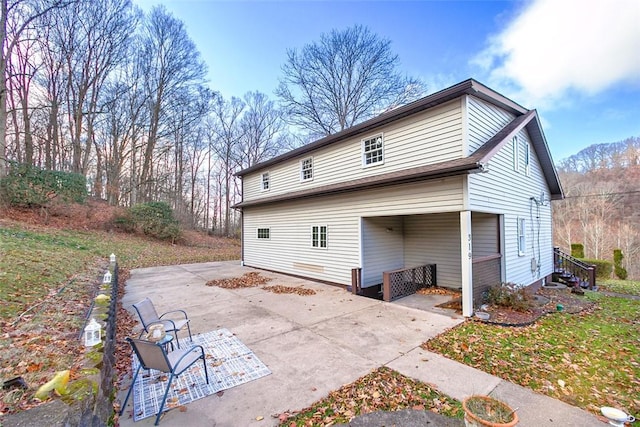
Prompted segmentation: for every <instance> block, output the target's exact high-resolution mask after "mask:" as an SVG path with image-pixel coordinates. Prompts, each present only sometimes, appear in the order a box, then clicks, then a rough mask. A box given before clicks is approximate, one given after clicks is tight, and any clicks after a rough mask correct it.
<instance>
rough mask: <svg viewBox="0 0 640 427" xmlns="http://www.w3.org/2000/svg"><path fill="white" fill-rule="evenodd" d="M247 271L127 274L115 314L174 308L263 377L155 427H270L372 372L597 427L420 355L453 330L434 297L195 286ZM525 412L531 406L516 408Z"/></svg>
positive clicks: (223, 265)
mask: <svg viewBox="0 0 640 427" xmlns="http://www.w3.org/2000/svg"><path fill="white" fill-rule="evenodd" d="M250 271H256V270H253V269H251V268H247V267H241V266H240V264H239V262H237V261H236V262H214V263H204V264H190V265H180V266H171V267H154V268H145V269H137V270H133V271H132V273H131V277H130V279H129V280H128V281H127V285H126V293H125V296H124V298H123V305H124V307H125V308H127V309H129V310H133V309H132V307H131V305H132V304H133V303H135V302H137V301H139V300H141V299H142V298H144V297H147V296H148V297H150V298H151V299H152V301H153V302H154V304H155V305H156V307H157V309H158V311H159V312H163V311H166V310H170V309H175V308H183V309H185V310H186V311H187V313H188V315H189V318H190V319H191V330H192V332H193V333H194V334H197V333H202V332H207V331H211V330H214V329H218V328H221V327H224V328H227V329H229V330H230V331H231V332H233V333H235V334H236V336H237V337H238V338H240V340H241V341H242V342H243V343H244V344H246V345H247V346H248V347H249V348H251V349H252V350H253V351H254V353H255V354H256V355H257V356H258V357H259V358H260V360H262V362H264V363H265V364H266V365H267V366H268V367H269V369H270V370H271V371H272V374H271V375H269V376H267V377H263V378H260V379H258V380H256V381H253V382H250V383H247V384H243V385H241V386H238V387H235V388H231V389H229V390H225V391H224V393H223V394H222V395H213V396H209V397H206V398H204V399H200V400H197V401H195V402H192V403H190V404H189V405H187V407H186V408H187V411H186V412H180V411H178V410H172V411H169V412H168V413H167V414H165V416H164V417H163V419H162V420H161V422H160V425H163V426H178V425H180V426H251V425H261V426H270V425H277V424H278V420H277V418H274V417H272V415H277V414H280V413H283V412H285V411H287V410H299V409H302V408H305V407H307V406H309V405H311V404H312V403H314V402H315V401H317V400H319V399H321V398H322V397H324V396H326V395H327V394H328V393H329V392H330V391H332V390H336V389H338V388H339V387H340V386H342V385H344V384H348V383H350V382H353V381H354V380H356V379H357V378H359V377H361V376H363V375H365V374H367V373H369V372H370V371H371V370H373V369H375V368H377V367H379V366H382V365H386V366H389V367H391V368H392V369H395V370H397V371H399V372H401V373H402V374H404V375H407V376H410V377H413V378H416V379H419V380H422V381H425V382H429V383H431V384H434V385H435V386H436V387H438V388H439V389H440V390H441V391H443V392H444V393H447V394H449V395H450V396H451V397H454V398H456V399H462V398H463V397H465V396H467V395H470V394H474V393H480V394H490V393H492V394H497V395H500V396H501V397H502V398H503V399H504V400H505V401H507V403H509V404H511V405H512V406H515V407H519V408H520V409H519V410H518V413H519V415H520V418H521V423H520V424H519V425H522V426H544V425H549V426H551V425H563V423H564V425H580V426H590V425H594V426H597V425H602V423H601V422H600V421H598V420H597V418H595V417H593V416H592V415H590V414H588V413H586V412H584V411H581V410H580V409H577V408H575V407H572V406H570V405H566V404H564V403H562V402H560V401H557V400H554V399H551V398H548V397H546V396H542V395H538V394H536V393H533V392H532V391H530V390H527V389H523V388H521V387H519V386H515V385H513V384H511V383H508V382H506V381H503V380H501V379H499V378H496V377H493V376H491V375H488V374H486V373H484V372H481V371H478V370H476V369H473V368H470V367H467V366H465V365H461V364H459V363H457V362H454V361H451V360H449V359H446V358H444V357H442V356H439V355H437V354H433V353H430V352H427V351H425V350H422V349H421V348H420V347H419V346H420V344H421V343H423V342H424V341H426V340H428V339H429V338H431V337H433V336H435V335H437V334H439V333H441V332H443V331H445V330H447V329H448V328H451V327H453V326H455V325H457V324H459V323H460V322H462V321H463V318H462V317H461V316H459V315H456V314H455V313H454V312H453V311H449V310H443V309H438V308H434V307H433V306H434V305H435V302H436V301H440V300H439V299H438V298H442V296H437V295H434V296H427V297H426V298H425V299H423V300H422V301H424V303H422V302H421V301H420V300H416V299H415V298H412V299H409V300H406V301H402V300H401V301H400V303H385V302H382V301H377V300H374V299H369V298H364V297H359V296H354V295H351V294H350V293H348V292H347V291H345V290H343V289H340V288H337V287H332V286H329V285H323V284H319V283H316V282H312V281H309V280H304V279H299V278H294V277H290V276H285V275H280V274H276V273H271V272H265V271H260V274H261V275H263V276H266V277H269V278H271V279H272V280H271V282H269V285H284V286H304V287H305V288H308V289H313V290H315V291H316V294H315V295H312V296H300V295H296V294H274V293H271V292H267V291H264V290H262V289H260V288H242V289H233V290H229V289H222V288H219V287H215V286H213V287H209V286H205V283H206V282H207V281H209V280H212V279H221V278H232V277H240V276H241V275H242V274H244V273H247V272H250ZM429 298H433V299H431V300H430V299H429ZM416 307H420V308H416ZM182 336H184V335H182V334H181V337H182ZM119 339H122V337H120V338H119ZM125 386H128V383H125ZM125 393H126V388H125V389H124V390H121V391H120V393H119V398H120V400H121V401H122V400H123V399H124V394H125ZM512 397H514V398H515V400H514V399H513V398H512ZM529 402H531V403H532V404H533V405H531V404H525V403H529ZM130 407H131V403H129V405H128V408H127V411H125V413H124V414H123V416H122V417H121V418H120V425H121V426H123V427H128V426H134V425H135V426H150V425H153V421H154V418H153V417H151V418H147V419H144V420H141V421H139V422H136V423H134V422H133V419H132V417H131V410H130Z"/></svg>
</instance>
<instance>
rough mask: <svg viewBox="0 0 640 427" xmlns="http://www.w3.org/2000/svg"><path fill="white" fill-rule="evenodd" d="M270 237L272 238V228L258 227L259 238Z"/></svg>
mask: <svg viewBox="0 0 640 427" xmlns="http://www.w3.org/2000/svg"><path fill="white" fill-rule="evenodd" d="M269 238H271V229H269V228H258V239H269Z"/></svg>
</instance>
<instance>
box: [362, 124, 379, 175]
mask: <svg viewBox="0 0 640 427" xmlns="http://www.w3.org/2000/svg"><path fill="white" fill-rule="evenodd" d="M378 138H380V141H379V142H380V144H382V146H381V147H380V148H379V150H380V151H381V152H382V155H381V157H382V159H381V160H378V161H375V162H371V163H367V160H366V158H367V156H366V155H367V153H366V152H365V149H364V146H365V143H366V142H368V141H373V140H375V139H378ZM373 151H378V148H376V149H375V150H373ZM360 158H361V160H362V167H363V168H370V167H373V166H380V165H384V134H383V133H382V132H381V133H378V134H376V135H373V136H370V137H367V138H362V139H361V140H360ZM375 158H377V156H376V157H375Z"/></svg>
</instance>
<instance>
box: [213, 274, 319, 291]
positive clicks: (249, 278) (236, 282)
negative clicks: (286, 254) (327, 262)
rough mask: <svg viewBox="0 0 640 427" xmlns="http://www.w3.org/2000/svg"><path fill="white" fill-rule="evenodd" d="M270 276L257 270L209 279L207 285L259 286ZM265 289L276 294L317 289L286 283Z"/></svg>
mask: <svg viewBox="0 0 640 427" xmlns="http://www.w3.org/2000/svg"><path fill="white" fill-rule="evenodd" d="M270 281H271V279H270V278H269V277H264V276H262V275H260V273H258V272H256V271H252V272H249V273H245V274H243V275H242V276H241V277H232V278H228V279H217V280H209V281H208V282H207V283H206V285H207V286H217V287H219V288H223V289H242V288H255V287H257V286H261V285H264V284H266V283H268V282H270ZM261 289H263V290H265V291H267V292H272V293H274V294H297V295H301V296H309V295H315V294H316V291H314V290H313V289H308V288H304V287H302V286H297V287H294V286H284V285H272V286H262V288H261Z"/></svg>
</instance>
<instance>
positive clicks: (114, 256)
mask: <svg viewBox="0 0 640 427" xmlns="http://www.w3.org/2000/svg"><path fill="white" fill-rule="evenodd" d="M109 262H111V264H115V263H116V254H111V255H110V256H109Z"/></svg>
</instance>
